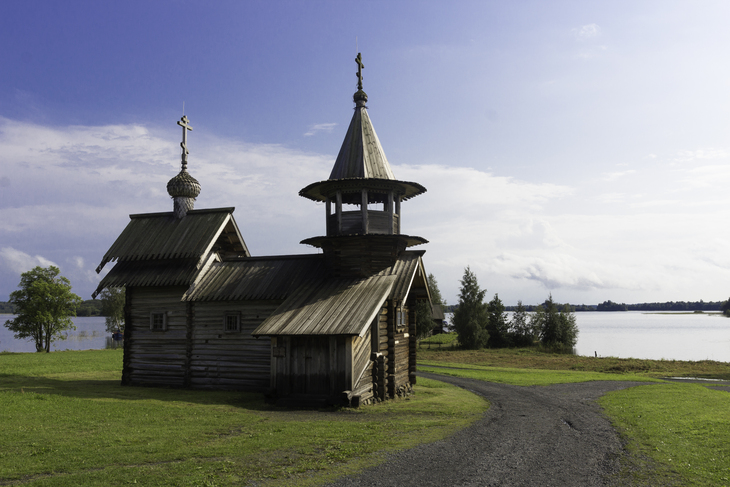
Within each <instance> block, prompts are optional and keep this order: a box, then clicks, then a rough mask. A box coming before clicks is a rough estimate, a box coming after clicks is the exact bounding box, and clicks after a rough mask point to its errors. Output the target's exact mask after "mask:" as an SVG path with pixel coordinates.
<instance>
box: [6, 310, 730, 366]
mask: <svg viewBox="0 0 730 487" xmlns="http://www.w3.org/2000/svg"><path fill="white" fill-rule="evenodd" d="M575 317H576V321H577V323H578V329H579V330H580V333H579V335H578V344H577V345H576V350H577V352H578V354H579V355H594V353H598V355H599V356H602V357H621V358H648V359H670V360H671V359H675V360H705V359H709V360H717V361H721V362H730V318H724V317H722V316H718V315H710V314H692V313H690V314H676V315H675V314H650V313H643V312H641V311H628V312H615V313H607V312H585V313H576V314H575ZM12 318H13V316H12V315H0V324H4V323H5V321H6V320H9V319H12ZM73 321H74V324H75V325H76V330H71V331H69V332H68V334H67V335H68V338H67V339H66V340H59V341H56V342H55V343H53V344H52V346H51V347H52V349H53V350H88V349H103V348H109V347H112V346H115V345H117V346H120V345H121V342H115V343H112V340H111V337H110V336H109V334H108V333H107V332H106V331H105V325H104V317H99V316H95V317H85V318H73ZM0 351H9V352H35V345H34V344H33V343H32V342H29V341H27V340H16V339H14V338H13V334H12V333H11V332H10V331H9V330H8V329H7V328H5V327H4V326H0Z"/></svg>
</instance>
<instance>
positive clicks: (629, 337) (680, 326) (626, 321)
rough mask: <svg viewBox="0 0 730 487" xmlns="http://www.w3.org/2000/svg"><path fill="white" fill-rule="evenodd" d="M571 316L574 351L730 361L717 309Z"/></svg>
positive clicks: (729, 328) (727, 325)
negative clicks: (575, 338) (575, 339)
mask: <svg viewBox="0 0 730 487" xmlns="http://www.w3.org/2000/svg"><path fill="white" fill-rule="evenodd" d="M507 315H508V316H509V317H510V318H511V316H512V313H507ZM446 318H447V320H448V321H449V322H451V313H447V317H446ZM575 320H576V323H577V324H578V343H577V344H576V347H575V348H576V352H577V353H578V355H590V356H594V355H595V354H596V353H597V354H598V356H599V357H620V358H644V359H655V360H661V359H667V360H672V359H673V360H695V361H696V360H705V359H709V360H717V361H719V362H730V318H725V317H724V316H721V315H718V314H709V313H702V314H700V313H697V314H695V313H687V314H684V313H683V314H669V313H660V314H653V313H647V312H644V311H621V312H601V311H591V312H580V313H575Z"/></svg>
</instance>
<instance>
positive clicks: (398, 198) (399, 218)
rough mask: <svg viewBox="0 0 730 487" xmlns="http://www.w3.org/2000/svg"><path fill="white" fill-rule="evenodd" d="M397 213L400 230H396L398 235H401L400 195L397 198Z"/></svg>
mask: <svg viewBox="0 0 730 487" xmlns="http://www.w3.org/2000/svg"><path fill="white" fill-rule="evenodd" d="M395 213H396V214H397V215H398V225H397V227H398V231H397V232H396V233H397V234H398V235H400V221H401V217H400V195H398V196H396V198H395Z"/></svg>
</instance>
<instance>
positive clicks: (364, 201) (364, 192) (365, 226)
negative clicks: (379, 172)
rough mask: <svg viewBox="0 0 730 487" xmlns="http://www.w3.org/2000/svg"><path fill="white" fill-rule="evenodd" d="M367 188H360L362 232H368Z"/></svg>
mask: <svg viewBox="0 0 730 487" xmlns="http://www.w3.org/2000/svg"><path fill="white" fill-rule="evenodd" d="M368 226H369V225H368V190H367V189H366V188H363V189H362V233H363V234H365V235H367V233H368Z"/></svg>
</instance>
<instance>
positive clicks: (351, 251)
mask: <svg viewBox="0 0 730 487" xmlns="http://www.w3.org/2000/svg"><path fill="white" fill-rule="evenodd" d="M355 62H356V63H357V66H358V69H357V80H358V83H357V88H358V90H357V92H355V94H354V95H353V101H354V102H355V113H354V114H353V116H352V120H351V121H350V126H349V127H348V129H347V133H346V134H345V140H344V141H343V142H342V147H341V148H340V152H339V154H338V155H337V160H335V164H334V167H333V168H332V172H331V173H330V177H329V179H328V180H326V181H320V182H317V183H313V184H310V185H309V186H307V187H306V188H304V189H302V190H301V191H300V192H299V195H300V196H304V197H305V198H309V199H311V200H314V201H322V202H325V204H326V209H327V236H325V237H313V238H309V239H306V240H303V241H302V243H304V244H309V245H313V246H315V247H320V248H322V249H323V251H324V253H325V256H326V257H327V261H328V263H329V265H330V268H331V269H332V270H333V272H335V273H336V274H341V275H346V274H348V275H349V274H356V275H363V276H367V275H371V274H373V273H375V272H379V271H380V270H381V269H383V268H385V267H388V266H391V265H393V263H394V262H395V259H396V258H397V257H398V255H399V254H400V253H401V252H402V251H403V250H405V249H406V248H407V247H410V246H413V245H418V244H422V243H426V242H427V241H426V240H425V239H423V238H421V237H415V236H409V235H404V234H402V233H401V214H400V213H401V212H400V209H401V202H403V201H405V200H408V199H410V198H412V197H414V196H417V195H419V194H422V193H424V192H425V191H426V188H424V187H423V186H421V185H420V184H418V183H413V182H409V181H399V180H397V179H396V178H395V176H394V175H393V171H392V170H391V169H390V164H388V159H387V158H386V157H385V152H384V151H383V147H382V146H381V145H380V140H378V136H377V135H376V133H375V129H374V128H373V124H372V122H371V121H370V116H369V115H368V111H367V107H366V106H365V103H366V102H367V99H368V96H367V94H366V93H365V92H364V91H363V89H362V70H363V68H364V67H365V66H364V65H363V63H362V56H361V55H360V54H358V55H357V58H355Z"/></svg>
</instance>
